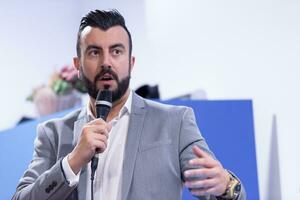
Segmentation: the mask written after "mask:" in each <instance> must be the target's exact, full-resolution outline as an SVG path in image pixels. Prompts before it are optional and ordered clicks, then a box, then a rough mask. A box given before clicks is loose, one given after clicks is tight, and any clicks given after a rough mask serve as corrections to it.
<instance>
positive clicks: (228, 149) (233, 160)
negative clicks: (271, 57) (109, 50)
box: [166, 100, 259, 200]
mask: <svg viewBox="0 0 300 200" xmlns="http://www.w3.org/2000/svg"><path fill="white" fill-rule="evenodd" d="M166 103H169V104H174V105H186V106H189V107H192V108H193V109H194V112H195V115H196V119H197V124H198V127H199V129H200V131H201V133H202V135H203V136H204V137H205V139H206V141H207V143H208V144H209V147H210V148H211V150H212V151H213V152H214V153H215V155H216V157H217V158H218V159H219V160H220V161H221V162H222V164H223V166H224V168H227V169H229V170H231V171H233V172H234V173H235V174H236V175H237V176H238V177H239V178H240V179H241V181H242V182H243V184H244V186H245V188H246V191H247V199H251V200H252V199H253V200H256V199H259V192H258V178H257V165H256V152H255V139H254V125H253V112H252V101H250V100H238V101H234V100H232V101H228V100H226V101H183V100H172V101H167V102H166ZM187 193H188V192H187V190H185V192H184V194H183V197H184V198H183V199H185V200H188V199H195V198H192V197H191V195H190V194H187Z"/></svg>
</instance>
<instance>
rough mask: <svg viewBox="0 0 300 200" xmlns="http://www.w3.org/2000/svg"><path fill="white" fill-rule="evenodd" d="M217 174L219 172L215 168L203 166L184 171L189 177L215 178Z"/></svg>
mask: <svg viewBox="0 0 300 200" xmlns="http://www.w3.org/2000/svg"><path fill="white" fill-rule="evenodd" d="M216 175H217V172H216V170H215V169H214V168H212V169H209V168H201V169H189V170H186V171H185V172H184V177H185V178H186V179H189V178H197V177H198V178H199V179H200V178H202V179H204V178H213V177H215V176H216Z"/></svg>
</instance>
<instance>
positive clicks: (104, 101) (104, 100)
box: [95, 89, 112, 108]
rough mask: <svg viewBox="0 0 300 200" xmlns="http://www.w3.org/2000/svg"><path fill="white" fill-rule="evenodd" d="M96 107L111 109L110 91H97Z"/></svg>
mask: <svg viewBox="0 0 300 200" xmlns="http://www.w3.org/2000/svg"><path fill="white" fill-rule="evenodd" d="M95 104H96V106H97V105H105V106H108V107H110V108H111V107H112V92H111V91H110V90H106V89H105V90H99V92H98V95H97V98H96V102H95Z"/></svg>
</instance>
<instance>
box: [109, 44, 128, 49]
mask: <svg viewBox="0 0 300 200" xmlns="http://www.w3.org/2000/svg"><path fill="white" fill-rule="evenodd" d="M117 47H121V48H122V49H125V46H124V45H123V44H122V43H117V44H114V45H111V46H110V47H109V48H110V49H114V48H117Z"/></svg>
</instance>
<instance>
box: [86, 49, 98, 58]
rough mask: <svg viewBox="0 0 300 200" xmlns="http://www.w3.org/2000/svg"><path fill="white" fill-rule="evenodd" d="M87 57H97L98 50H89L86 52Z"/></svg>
mask: <svg viewBox="0 0 300 200" xmlns="http://www.w3.org/2000/svg"><path fill="white" fill-rule="evenodd" d="M88 55H89V56H92V57H95V56H98V55H99V50H98V49H91V50H90V51H89V52H88Z"/></svg>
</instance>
